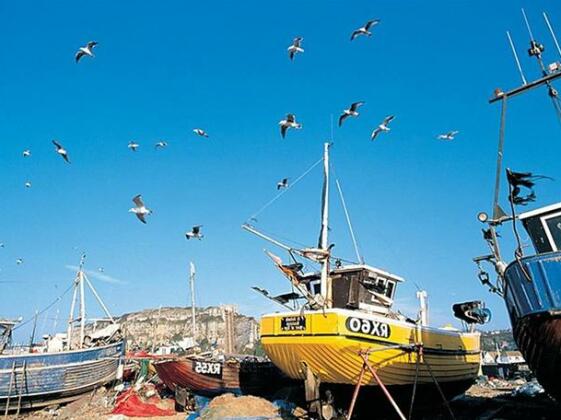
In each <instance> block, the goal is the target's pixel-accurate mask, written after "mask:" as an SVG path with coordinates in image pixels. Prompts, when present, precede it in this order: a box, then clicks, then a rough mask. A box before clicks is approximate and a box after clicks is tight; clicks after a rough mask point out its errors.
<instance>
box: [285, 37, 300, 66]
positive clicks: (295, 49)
mask: <svg viewBox="0 0 561 420" xmlns="http://www.w3.org/2000/svg"><path fill="white" fill-rule="evenodd" d="M303 40H304V38H302V37H301V36H298V37H296V38H294V41H292V45H291V46H290V47H288V57H290V61H293V60H294V56H295V55H296V53H303V52H304V48H302V41H303Z"/></svg>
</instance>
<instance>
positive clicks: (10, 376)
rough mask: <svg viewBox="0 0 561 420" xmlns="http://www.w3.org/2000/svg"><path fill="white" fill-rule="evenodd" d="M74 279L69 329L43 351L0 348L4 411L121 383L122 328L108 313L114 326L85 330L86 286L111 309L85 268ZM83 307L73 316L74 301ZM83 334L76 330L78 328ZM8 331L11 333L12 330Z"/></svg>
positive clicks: (58, 400) (0, 395)
mask: <svg viewBox="0 0 561 420" xmlns="http://www.w3.org/2000/svg"><path fill="white" fill-rule="evenodd" d="M82 264H83V259H82V262H81V263H80V269H79V271H78V274H77V276H76V278H75V279H74V280H73V287H74V294H73V303H72V308H71V310H70V318H69V324H68V331H67V333H66V334H57V335H56V336H55V337H54V338H52V339H49V340H48V342H47V345H46V346H45V348H44V349H42V350H41V351H42V352H38V351H39V350H37V348H34V347H33V345H31V346H30V348H29V349H27V351H26V352H25V353H24V352H23V351H22V349H16V348H10V347H9V346H7V345H6V344H7V343H6V342H4V343H3V344H2V345H1V346H0V413H8V412H9V411H17V412H19V411H20V410H22V409H34V408H39V407H43V406H46V405H50V404H55V403H56V404H59V403H63V402H68V401H71V400H73V399H76V398H78V397H79V396H80V395H83V394H84V393H87V392H89V391H91V390H93V389H95V388H97V387H99V386H102V385H104V384H107V383H109V382H113V381H115V380H117V379H119V377H120V375H121V373H122V372H121V368H120V367H121V365H122V361H123V356H124V350H125V343H124V341H123V339H122V338H121V334H120V328H119V325H118V324H116V323H115V321H114V320H113V318H112V317H111V315H110V314H109V313H108V312H107V311H106V314H107V316H108V323H109V325H108V326H107V327H105V328H102V329H99V330H95V331H93V330H90V329H89V328H86V318H85V305H84V304H83V302H84V299H83V298H84V295H83V293H84V287H85V285H87V286H88V287H90V288H91V290H92V292H93V293H94V295H95V297H96V298H97V299H98V300H99V302H100V304H101V306H102V307H103V308H104V310H106V307H105V305H103V303H102V302H101V300H100V298H99V295H98V294H97V292H95V289H94V288H93V285H92V284H91V283H90V282H89V280H88V279H87V277H86V276H85V273H84V272H83V270H82ZM78 299H79V301H81V302H82V303H81V304H80V305H79V306H80V314H79V315H78V317H75V316H74V309H75V306H76V305H75V303H76V302H77V301H78ZM76 322H78V323H79V327H80V328H79V330H78V331H75V332H76V334H73V332H74V324H75V323H76ZM0 326H3V328H4V331H3V334H2V336H3V337H10V336H11V330H12V329H13V327H14V324H13V323H2V324H0ZM8 330H9V331H8Z"/></svg>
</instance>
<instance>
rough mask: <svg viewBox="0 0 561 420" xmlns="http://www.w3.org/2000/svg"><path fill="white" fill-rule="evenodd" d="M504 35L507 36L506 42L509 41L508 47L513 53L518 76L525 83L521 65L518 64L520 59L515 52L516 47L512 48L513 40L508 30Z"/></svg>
mask: <svg viewBox="0 0 561 420" xmlns="http://www.w3.org/2000/svg"><path fill="white" fill-rule="evenodd" d="M506 36H507V37H508V42H509V43H510V48H511V49H512V54H513V55H514V60H515V61H516V66H517V67H518V72H519V73H520V77H521V78H522V83H523V84H527V83H528V82H526V78H525V77H524V72H523V71H522V66H521V65H520V60H519V59H518V54H517V53H516V49H515V48H514V42H512V38H511V37H510V32H509V31H506Z"/></svg>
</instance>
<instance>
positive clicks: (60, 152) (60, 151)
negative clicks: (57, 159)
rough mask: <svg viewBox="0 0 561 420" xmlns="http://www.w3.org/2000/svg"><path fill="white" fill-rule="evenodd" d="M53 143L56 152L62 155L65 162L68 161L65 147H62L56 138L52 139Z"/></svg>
mask: <svg viewBox="0 0 561 420" xmlns="http://www.w3.org/2000/svg"><path fill="white" fill-rule="evenodd" d="M53 144H54V145H55V147H56V152H57V153H58V154H59V155H60V156H62V158H63V159H64V160H65V161H66V162H68V163H70V160H68V152H67V151H66V149H65V148H64V147H62V145H61V144H60V143H59V142H58V141H56V140H53Z"/></svg>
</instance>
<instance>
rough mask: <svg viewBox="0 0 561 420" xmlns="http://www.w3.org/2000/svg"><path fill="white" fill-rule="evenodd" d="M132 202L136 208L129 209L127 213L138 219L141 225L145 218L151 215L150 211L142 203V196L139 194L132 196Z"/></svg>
mask: <svg viewBox="0 0 561 420" xmlns="http://www.w3.org/2000/svg"><path fill="white" fill-rule="evenodd" d="M132 201H133V202H134V204H135V205H136V206H135V207H133V208H131V209H129V213H134V214H135V215H136V217H137V218H138V220H140V221H141V222H142V223H146V219H145V217H146V216H147V215H149V214H152V210H150V209H149V208H147V207H146V206H145V205H144V202H143V201H142V196H141V195H140V194H138V195H136V196H134V198H133V199H132Z"/></svg>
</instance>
